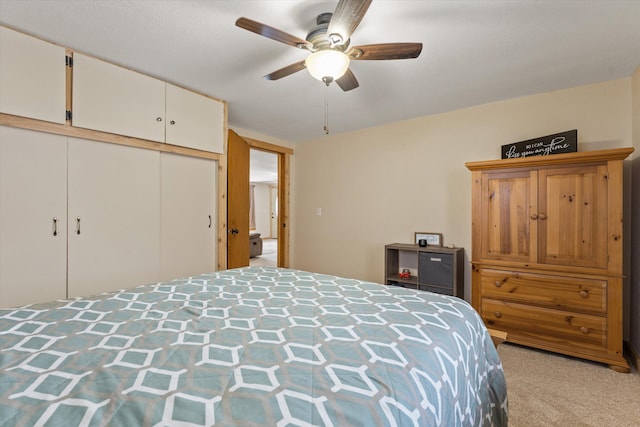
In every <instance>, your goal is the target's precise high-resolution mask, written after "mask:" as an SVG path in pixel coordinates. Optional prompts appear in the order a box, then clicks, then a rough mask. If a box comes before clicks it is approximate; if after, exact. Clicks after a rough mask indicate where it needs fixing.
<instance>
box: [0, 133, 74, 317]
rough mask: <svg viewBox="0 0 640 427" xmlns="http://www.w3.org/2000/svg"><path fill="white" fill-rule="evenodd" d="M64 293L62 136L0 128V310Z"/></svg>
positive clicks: (64, 154) (64, 168) (64, 142)
mask: <svg viewBox="0 0 640 427" xmlns="http://www.w3.org/2000/svg"><path fill="white" fill-rule="evenodd" d="M66 293H67V138H66V137H64V136H60V135H51V134H45V133H40V132H33V131H27V130H23V129H16V128H9V127H4V126H0V307H10V306H17V305H24V304H30V303H37V302H45V301H49V300H54V299H60V298H65V297H66Z"/></svg>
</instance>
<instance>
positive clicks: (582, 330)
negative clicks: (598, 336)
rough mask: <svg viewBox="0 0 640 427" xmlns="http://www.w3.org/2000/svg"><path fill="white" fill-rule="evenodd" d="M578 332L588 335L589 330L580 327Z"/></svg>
mask: <svg viewBox="0 0 640 427" xmlns="http://www.w3.org/2000/svg"><path fill="white" fill-rule="evenodd" d="M580 332H582V333H583V334H588V333H589V328H587V327H586V326H580Z"/></svg>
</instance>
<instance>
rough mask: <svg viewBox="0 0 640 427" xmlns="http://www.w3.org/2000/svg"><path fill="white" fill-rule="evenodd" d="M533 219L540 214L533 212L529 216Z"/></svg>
mask: <svg viewBox="0 0 640 427" xmlns="http://www.w3.org/2000/svg"><path fill="white" fill-rule="evenodd" d="M529 218H531V219H538V214H536V213H532V214H531V216H530V217H529Z"/></svg>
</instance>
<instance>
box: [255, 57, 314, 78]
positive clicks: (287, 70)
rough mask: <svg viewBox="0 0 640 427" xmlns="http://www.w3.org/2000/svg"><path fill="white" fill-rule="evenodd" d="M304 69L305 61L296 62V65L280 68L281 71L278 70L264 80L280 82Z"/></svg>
mask: <svg viewBox="0 0 640 427" xmlns="http://www.w3.org/2000/svg"><path fill="white" fill-rule="evenodd" d="M304 69H305V65H304V61H300V62H296V63H295V64H291V65H287V66H286V67H283V68H280V69H279V70H276V71H274V72H273V73H271V74H267V75H266V76H264V78H265V79H267V80H278V79H281V78H283V77H287V76H288V75H290V74H293V73H297V72H298V71H300V70H304Z"/></svg>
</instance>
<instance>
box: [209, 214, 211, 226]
mask: <svg viewBox="0 0 640 427" xmlns="http://www.w3.org/2000/svg"><path fill="white" fill-rule="evenodd" d="M209 228H211V215H209Z"/></svg>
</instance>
